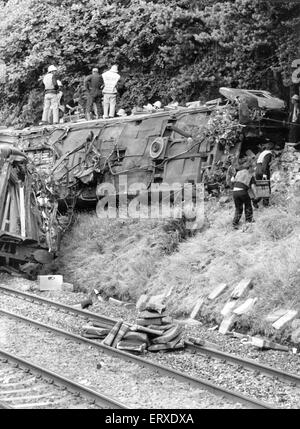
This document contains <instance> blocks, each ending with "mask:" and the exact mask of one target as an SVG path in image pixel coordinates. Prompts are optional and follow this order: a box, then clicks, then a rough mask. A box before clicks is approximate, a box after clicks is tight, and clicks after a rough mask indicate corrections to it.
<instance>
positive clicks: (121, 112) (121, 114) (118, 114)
mask: <svg viewBox="0 0 300 429" xmlns="http://www.w3.org/2000/svg"><path fill="white" fill-rule="evenodd" d="M117 116H120V117H123V116H127V113H126V112H125V110H124V109H119V110H118V111H117Z"/></svg>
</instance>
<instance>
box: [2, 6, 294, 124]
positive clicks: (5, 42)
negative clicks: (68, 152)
mask: <svg viewBox="0 0 300 429" xmlns="http://www.w3.org/2000/svg"><path fill="white" fill-rule="evenodd" d="M0 3H1V11H0V40H1V42H0V58H2V59H3V60H4V62H5V64H6V66H7V79H6V82H5V84H2V85H0V97H1V105H0V108H1V112H2V117H3V119H6V120H7V119H8V120H9V121H8V122H7V123H9V122H10V123H13V124H16V123H18V122H19V123H24V121H25V118H24V117H23V116H24V115H25V113H26V121H27V122H29V123H30V122H36V121H37V120H38V119H39V115H40V111H38V110H39V109H37V107H36V106H35V105H34V103H33V101H34V99H35V98H39V97H41V96H42V91H43V88H42V84H41V77H42V75H43V74H44V73H45V71H46V68H47V66H48V65H49V64H55V65H56V66H58V69H59V72H60V76H61V80H62V81H63V83H64V84H65V86H66V87H67V88H68V91H69V92H70V93H72V92H74V90H75V89H76V87H77V86H78V85H80V84H81V83H82V80H83V78H84V76H85V75H86V74H87V73H89V72H90V69H91V68H92V67H93V66H95V65H97V66H98V67H99V68H100V71H104V70H105V69H106V68H108V67H109V66H110V65H112V64H113V63H115V62H117V63H118V64H119V68H120V71H121V75H122V78H123V85H122V87H121V88H120V100H119V105H120V106H122V107H124V108H130V107H132V106H133V105H136V104H140V105H141V104H143V103H145V102H149V101H150V102H153V101H156V100H157V99H161V100H162V101H163V102H168V101H170V100H172V99H177V100H178V101H180V102H182V103H184V102H186V101H190V100H195V99H203V100H204V99H207V98H211V97H212V98H214V97H216V96H218V94H219V93H218V89H219V87H220V86H233V87H248V88H252V89H253V88H264V89H272V90H273V91H275V92H276V93H277V94H278V95H279V96H283V95H285V94H284V85H289V84H290V77H291V63H292V61H293V60H294V59H296V58H300V52H299V48H298V50H297V49H296V47H299V43H298V38H299V34H297V26H298V27H299V25H300V24H299V14H300V5H299V3H297V2H282V3H279V2H276V3H273V2H272V1H271V0H266V1H264V2H261V1H260V0H235V1H234V0H231V1H220V2H215V1H212V0H193V1H190V0H189V1H187V0H170V1H167V0H156V1H155V0H152V1H149V0H128V1H126V2H124V1H119V2H118V1H109V0H81V1H76V2H75V1H72V0H62V1H57V0H47V1H46V0H44V1H37V0H8V1H7V2H4V1H2V2H0ZM293 29H294V31H293ZM28 100H29V101H30V103H31V104H30V107H29V104H28ZM30 114H31V117H30ZM22 115H23V116H22Z"/></svg>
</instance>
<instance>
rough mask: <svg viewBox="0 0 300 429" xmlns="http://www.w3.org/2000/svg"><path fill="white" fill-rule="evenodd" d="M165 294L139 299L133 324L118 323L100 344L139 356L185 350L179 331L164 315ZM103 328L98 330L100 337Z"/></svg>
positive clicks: (177, 326)
mask: <svg viewBox="0 0 300 429" xmlns="http://www.w3.org/2000/svg"><path fill="white" fill-rule="evenodd" d="M164 299H165V295H157V296H154V297H148V296H147V295H144V296H142V297H141V298H140V299H139V301H138V303H137V307H138V308H139V309H140V311H139V313H138V316H137V320H136V324H135V325H132V326H130V325H128V324H126V323H123V321H119V322H117V323H116V324H115V326H114V327H113V328H112V329H111V330H110V332H109V333H108V334H107V336H106V338H105V339H104V340H103V344H105V345H107V346H111V347H116V348H118V349H120V350H127V351H132V352H139V353H142V352H143V351H145V350H149V351H159V350H174V349H179V348H184V342H183V341H182V339H181V332H182V328H181V326H180V325H179V324H178V323H173V319H172V318H171V317H169V316H167V315H166V312H165V309H166V306H165V305H164V304H163V303H162V302H163V300H164ZM90 329H91V330H90V331H89V330H88V329H85V330H84V334H85V335H86V334H87V335H93V334H95V332H96V331H94V329H93V328H90ZM103 332H105V331H104V330H103V329H102V330H100V331H99V333H100V334H101V335H102V334H103ZM99 338H100V336H99Z"/></svg>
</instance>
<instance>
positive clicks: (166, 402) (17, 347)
mask: <svg viewBox="0 0 300 429" xmlns="http://www.w3.org/2000/svg"><path fill="white" fill-rule="evenodd" d="M0 330H1V331H2V332H5V331H6V332H8V333H9V335H7V336H6V338H4V337H3V336H2V338H1V342H0V346H1V348H4V349H5V350H6V351H8V352H9V353H12V354H14V353H15V354H17V355H18V356H20V357H22V358H24V359H26V360H30V361H32V362H34V363H36V364H39V365H41V366H44V367H46V368H47V369H50V370H52V371H55V372H57V373H60V374H64V376H66V377H68V378H70V379H72V380H74V381H76V382H78V383H81V384H83V385H85V386H88V387H90V388H92V389H95V390H97V391H100V392H101V393H102V394H105V395H107V396H109V397H111V398H114V399H116V400H118V401H120V402H122V403H124V404H126V406H128V407H131V408H154V409H159V408H182V409H189V408H242V406H241V404H232V403H230V402H229V401H227V400H225V399H223V398H220V397H217V396H215V395H212V394H210V393H208V392H207V391H205V390H202V389H198V388H194V387H191V386H189V385H187V384H186V383H181V382H178V381H176V380H174V379H173V378H171V377H162V376H159V375H157V374H155V373H154V372H153V371H150V370H148V369H146V368H141V367H140V366H138V365H137V364H135V363H128V362H123V361H121V360H120V359H116V358H113V357H111V356H108V355H105V354H104V353H103V352H101V351H100V350H98V349H96V348H94V347H92V346H87V345H86V344H81V343H77V342H75V341H73V340H70V339H68V338H64V337H62V336H58V335H55V334H53V333H51V332H48V331H46V330H42V329H37V328H36V327H33V326H29V325H28V324H26V323H24V322H20V321H15V320H11V319H9V318H7V317H6V316H1V317H0ZM41 336H42V340H41ZM58 351H59V352H58Z"/></svg>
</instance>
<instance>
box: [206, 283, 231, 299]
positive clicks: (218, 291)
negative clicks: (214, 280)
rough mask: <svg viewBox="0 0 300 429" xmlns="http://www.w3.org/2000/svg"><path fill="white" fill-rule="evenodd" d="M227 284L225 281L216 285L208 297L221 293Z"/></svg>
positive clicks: (215, 296)
mask: <svg viewBox="0 0 300 429" xmlns="http://www.w3.org/2000/svg"><path fill="white" fill-rule="evenodd" d="M227 287H228V285H227V284H226V283H221V284H220V285H219V286H218V287H216V288H215V289H214V290H213V291H212V292H211V293H210V294H209V295H208V299H215V298H217V297H218V296H219V295H221V293H222V292H224V290H225V289H227Z"/></svg>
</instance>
